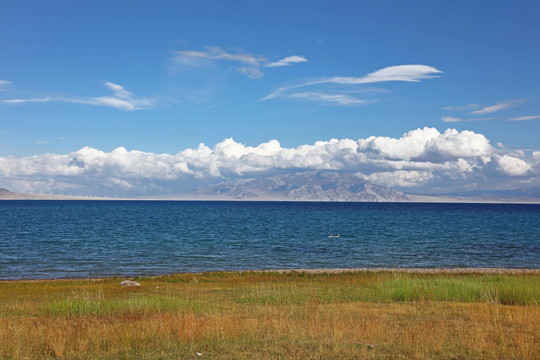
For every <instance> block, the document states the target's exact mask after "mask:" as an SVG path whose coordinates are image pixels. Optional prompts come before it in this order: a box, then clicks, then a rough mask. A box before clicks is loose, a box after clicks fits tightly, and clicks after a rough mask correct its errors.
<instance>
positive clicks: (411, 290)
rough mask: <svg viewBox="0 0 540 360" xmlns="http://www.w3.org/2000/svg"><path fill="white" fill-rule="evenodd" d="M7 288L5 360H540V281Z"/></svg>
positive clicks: (349, 278) (210, 280)
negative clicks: (42, 359) (54, 359)
mask: <svg viewBox="0 0 540 360" xmlns="http://www.w3.org/2000/svg"><path fill="white" fill-rule="evenodd" d="M121 280H122V279H102V280H58V281H36V282H19V281H13V282H12V281H8V282H0V359H41V358H51V359H52V358H66V359H111V358H113V359H116V358H119V359H540V276H539V275H538V274H519V275H500V274H416V273H403V272H355V273H338V274H328V273H322V274H308V273H295V272H293V273H278V272H239V273H237V272H230V273H204V274H180V275H170V276H161V277H153V278H135V279H134V280H135V281H138V282H140V283H141V285H142V286H141V287H137V288H135V287H131V288H126V287H121V286H120V285H119V284H120V281H121Z"/></svg>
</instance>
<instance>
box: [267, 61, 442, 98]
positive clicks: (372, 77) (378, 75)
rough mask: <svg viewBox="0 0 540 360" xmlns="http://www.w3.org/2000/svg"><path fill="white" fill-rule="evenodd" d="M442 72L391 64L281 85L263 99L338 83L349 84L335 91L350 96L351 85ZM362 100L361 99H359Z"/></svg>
mask: <svg viewBox="0 0 540 360" xmlns="http://www.w3.org/2000/svg"><path fill="white" fill-rule="evenodd" d="M440 73H442V71H440V70H438V69H436V68H434V67H432V66H427V65H397V66H389V67H386V68H382V69H380V70H377V71H374V72H372V73H370V74H367V75H365V76H361V77H353V76H349V77H345V76H334V77H330V78H323V79H319V80H314V81H308V82H304V83H300V84H298V85H293V86H286V87H281V88H279V89H277V90H275V91H274V92H272V93H270V94H269V95H267V96H265V97H264V98H262V101H265V100H270V99H275V98H293V99H298V98H305V97H304V96H303V95H300V96H299V95H297V94H305V93H310V92H306V91H298V89H300V88H305V87H314V86H318V87H320V86H321V85H322V86H326V85H333V86H335V85H338V86H347V87H348V88H340V89H338V90H335V89H334V92H338V91H339V93H340V94H344V95H346V96H348V95H347V94H348V93H349V92H350V86H355V85H365V84H372V83H381V82H389V81H405V82H419V81H421V80H424V79H432V78H435V77H438V75H437V74H440ZM323 92H324V91H322V90H317V91H313V92H312V93H323ZM309 99H310V100H313V99H314V98H313V97H311V98H309ZM319 100H321V101H323V102H327V100H326V99H324V98H321V99H319ZM357 100H360V99H357ZM364 103H366V101H356V103H355V104H354V105H361V104H364ZM342 105H353V104H352V103H347V104H342Z"/></svg>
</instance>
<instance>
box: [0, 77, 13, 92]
mask: <svg viewBox="0 0 540 360" xmlns="http://www.w3.org/2000/svg"><path fill="white" fill-rule="evenodd" d="M11 83H12V82H11V81H7V80H2V79H0V91H4V90H5V87H6V86H7V85H9V84H11Z"/></svg>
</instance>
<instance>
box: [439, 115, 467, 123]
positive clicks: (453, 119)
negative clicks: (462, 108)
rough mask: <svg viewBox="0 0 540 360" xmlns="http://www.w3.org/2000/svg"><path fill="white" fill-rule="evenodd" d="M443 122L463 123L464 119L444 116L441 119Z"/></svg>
mask: <svg viewBox="0 0 540 360" xmlns="http://www.w3.org/2000/svg"><path fill="white" fill-rule="evenodd" d="M441 120H442V121H444V122H462V121H463V119H462V118H458V117H455V116H443V117H441Z"/></svg>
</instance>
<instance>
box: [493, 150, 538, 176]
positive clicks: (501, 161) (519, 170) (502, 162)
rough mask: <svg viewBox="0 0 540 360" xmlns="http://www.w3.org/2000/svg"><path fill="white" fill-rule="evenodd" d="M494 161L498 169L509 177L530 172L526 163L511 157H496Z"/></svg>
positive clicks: (529, 167)
mask: <svg viewBox="0 0 540 360" xmlns="http://www.w3.org/2000/svg"><path fill="white" fill-rule="evenodd" d="M496 159H497V164H498V167H499V169H500V170H501V171H503V172H505V173H506V174H508V175H511V176H521V175H525V174H526V173H527V172H529V171H530V170H531V166H530V165H529V164H527V162H525V161H524V160H522V159H519V158H517V157H515V156H512V155H502V156H497V158H496Z"/></svg>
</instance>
